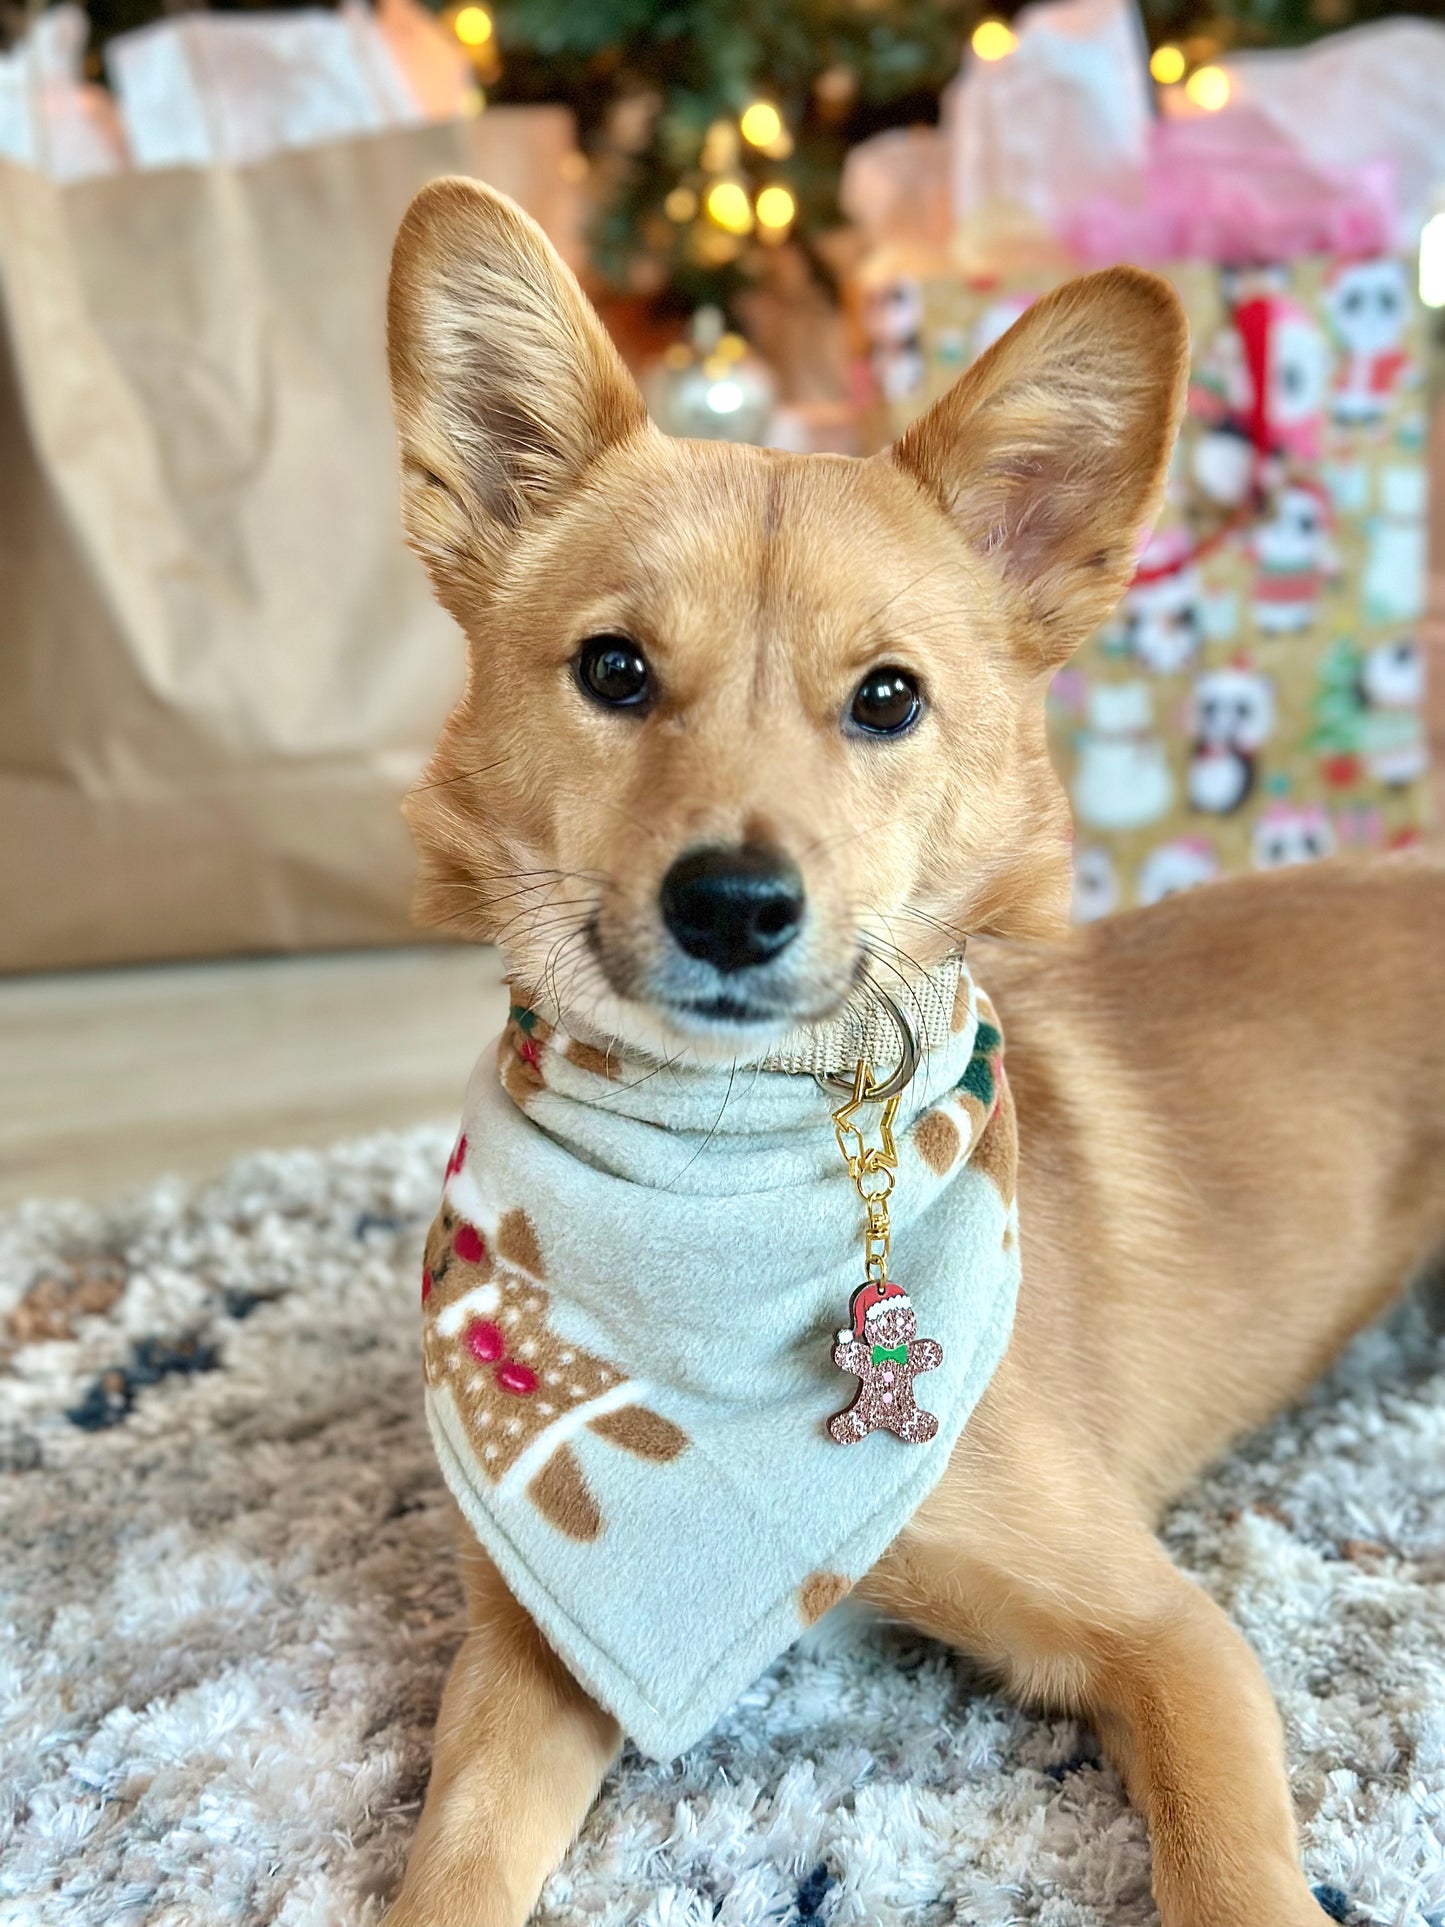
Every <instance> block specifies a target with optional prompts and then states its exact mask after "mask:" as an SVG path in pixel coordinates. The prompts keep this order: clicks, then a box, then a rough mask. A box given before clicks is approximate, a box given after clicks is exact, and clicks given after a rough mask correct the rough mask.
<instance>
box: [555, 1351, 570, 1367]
mask: <svg viewBox="0 0 1445 1927" xmlns="http://www.w3.org/2000/svg"><path fill="white" fill-rule="evenodd" d="M557 1356H558V1357H559V1358H560V1359H561V1361H562V1363H563V1364H564V1365H570V1364H571V1363H572V1354H571V1352H558V1354H557Z"/></svg>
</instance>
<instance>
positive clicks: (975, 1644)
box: [861, 1493, 1322, 1927]
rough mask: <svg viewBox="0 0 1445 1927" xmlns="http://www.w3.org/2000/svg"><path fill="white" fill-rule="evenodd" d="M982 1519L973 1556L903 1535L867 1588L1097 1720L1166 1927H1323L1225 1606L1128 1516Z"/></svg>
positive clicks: (970, 1538)
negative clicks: (1148, 1848)
mask: <svg viewBox="0 0 1445 1927" xmlns="http://www.w3.org/2000/svg"><path fill="white" fill-rule="evenodd" d="M997 1498H998V1495H997V1494H985V1493H980V1494H979V1495H978V1503H979V1505H980V1506H981V1507H988V1506H989V1501H990V1499H993V1500H997ZM969 1510H970V1512H972V1511H973V1506H970V1507H969ZM956 1517H957V1514H956V1513H955V1519H956ZM975 1520H976V1529H975V1530H970V1531H969V1532H968V1534H967V1537H966V1541H965V1546H966V1550H961V1548H960V1544H959V1540H958V1538H957V1537H956V1536H954V1535H953V1534H952V1533H949V1534H948V1536H947V1537H944V1536H943V1535H941V1534H937V1535H936V1534H935V1532H934V1531H933V1530H932V1529H930V1527H929V1525H928V1524H926V1523H924V1529H923V1531H922V1532H921V1533H919V1532H915V1531H912V1530H911V1531H910V1532H909V1533H907V1534H905V1537H904V1539H903V1540H902V1541H900V1542H899V1544H898V1545H897V1546H896V1547H895V1548H894V1549H893V1550H892V1551H891V1552H890V1553H889V1554H888V1555H887V1557H886V1558H885V1560H884V1562H883V1564H882V1565H881V1566H880V1567H879V1568H878V1570H877V1571H876V1572H875V1573H874V1574H872V1575H870V1577H869V1578H868V1579H867V1580H866V1581H865V1582H864V1585H863V1587H862V1589H861V1590H862V1594H863V1596H864V1597H865V1598H868V1599H871V1600H872V1601H873V1602H874V1603H876V1604H878V1605H880V1606H881V1607H882V1608H883V1609H884V1610H885V1611H888V1612H890V1613H892V1614H895V1615H897V1616H899V1617H902V1618H906V1619H907V1620H909V1621H911V1622H912V1623H913V1624H915V1625H917V1626H919V1627H921V1628H922V1629H923V1630H925V1631H927V1632H930V1633H932V1634H933V1635H934V1636H935V1637H938V1638H943V1639H946V1640H949V1641H950V1642H951V1643H953V1644H957V1645H959V1646H961V1647H963V1648H965V1649H966V1650H967V1651H969V1652H971V1653H973V1654H975V1655H976V1656H978V1657H980V1658H982V1659H984V1660H986V1661H988V1662H989V1663H991V1664H992V1665H994V1666H995V1667H997V1668H998V1670H999V1671H1000V1672H1001V1673H1002V1674H1003V1676H1004V1678H1005V1679H1006V1680H1007V1682H1008V1684H1009V1686H1010V1687H1011V1688H1012V1690H1013V1691H1014V1692H1015V1693H1016V1694H1017V1695H1018V1697H1020V1698H1021V1699H1026V1700H1032V1701H1042V1702H1045V1703H1048V1704H1051V1705H1053V1706H1056V1707H1058V1706H1062V1707H1064V1708H1066V1709H1067V1710H1069V1711H1071V1712H1073V1713H1076V1714H1078V1715H1080V1716H1081V1717H1084V1718H1087V1719H1088V1720H1090V1722H1091V1723H1092V1724H1093V1726H1094V1728H1095V1730H1096V1732H1097V1733H1098V1735H1099V1738H1100V1740H1101V1741H1102V1743H1103V1745H1104V1747H1105V1749H1106V1751H1107V1752H1108V1754H1109V1756H1110V1758H1111V1759H1112V1760H1113V1762H1114V1764H1115V1765H1116V1767H1117V1768H1118V1769H1119V1771H1120V1773H1121V1775H1122V1777H1123V1779H1124V1781H1125V1784H1126V1785H1127V1787H1128V1789H1129V1792H1130V1794H1131V1796H1132V1798H1133V1799H1134V1801H1135V1804H1136V1805H1138V1806H1139V1807H1140V1808H1141V1809H1142V1811H1143V1812H1144V1814H1145V1817H1146V1818H1147V1820H1148V1823H1149V1829H1150V1836H1151V1840H1152V1844H1153V1855H1154V1894H1155V1899H1156V1900H1157V1902H1158V1905H1159V1912H1160V1916H1161V1918H1162V1921H1163V1927H1322V1916H1321V1913H1320V1910H1319V1907H1318V1906H1317V1904H1316V1902H1315V1900H1314V1898H1313V1896H1312V1894H1311V1893H1310V1890H1309V1886H1308V1884H1307V1882H1306V1880H1305V1878H1304V1874H1303V1872H1302V1871H1301V1868H1300V1862H1299V1855H1298V1847H1297V1842H1296V1834H1295V1824H1294V1813H1293V1809H1292V1806H1291V1802H1290V1794H1289V1785H1288V1780H1287V1778H1286V1774H1285V1763H1284V1749H1283V1744H1282V1737H1281V1729H1280V1722H1279V1716H1278V1713H1277V1712H1276V1710H1275V1706H1274V1702H1273V1700H1272V1699H1271V1697H1270V1693H1269V1688H1268V1686H1267V1685H1266V1683H1265V1680H1264V1676H1263V1674H1262V1672H1261V1671H1260V1667H1259V1663H1258V1661H1257V1660H1256V1659H1255V1656H1254V1654H1253V1653H1252V1652H1251V1651H1250V1649H1249V1647H1248V1645H1247V1644H1246V1642H1245V1640H1244V1638H1243V1636H1242V1635H1241V1634H1240V1633H1239V1632H1238V1631H1237V1630H1236V1629H1235V1627H1233V1626H1232V1625H1231V1624H1230V1622H1229V1620H1228V1619H1227V1618H1226V1617H1225V1615H1224V1613H1223V1612H1221V1611H1220V1609H1219V1608H1218V1607H1217V1606H1216V1605H1215V1604H1214V1603H1213V1602H1212V1601H1211V1600H1210V1599H1209V1598H1208V1597H1207V1596H1206V1595H1205V1594H1204V1593H1203V1592H1201V1591H1200V1590H1199V1588H1198V1587H1197V1586H1195V1585H1194V1584H1193V1583H1192V1582H1191V1581H1190V1580H1188V1579H1186V1578H1185V1576H1184V1575H1183V1574H1182V1573H1181V1572H1179V1571H1178V1570H1177V1569H1176V1568H1175V1567H1174V1566H1172V1565H1171V1564H1170V1563H1169V1560H1168V1558H1167V1557H1166V1555H1165V1553H1164V1550H1163V1548H1162V1547H1161V1546H1160V1545H1159V1544H1158V1542H1157V1540H1155V1539H1154V1537H1153V1535H1152V1534H1151V1533H1149V1532H1148V1530H1147V1528H1146V1527H1145V1526H1144V1525H1143V1524H1142V1523H1139V1522H1138V1521H1137V1519H1136V1518H1131V1517H1129V1516H1128V1514H1127V1513H1125V1511H1124V1509H1123V1508H1122V1507H1121V1508H1120V1509H1119V1512H1118V1514H1117V1515H1116V1516H1113V1517H1109V1518H1099V1517H1098V1516H1097V1512H1096V1515H1095V1517H1094V1518H1093V1519H1092V1520H1089V1519H1088V1518H1087V1517H1086V1516H1084V1515H1083V1514H1082V1513H1081V1514H1075V1515H1073V1516H1071V1517H1066V1518H1063V1519H1055V1520H1054V1521H1053V1522H1052V1524H1053V1526H1054V1527H1056V1528H1057V1529H1056V1530H1050V1522H1049V1521H1047V1520H1046V1519H1045V1518H1044V1517H1043V1516H1041V1514H1040V1513H1039V1511H1037V1510H1032V1511H1030V1512H1028V1513H1021V1514H1020V1515H1018V1516H1015V1517H1006V1516H1004V1515H1003V1513H1002V1512H996V1511H992V1510H990V1511H989V1513H988V1517H987V1518H986V1519H985V1517H984V1516H983V1512H982V1511H981V1510H980V1511H979V1512H978V1513H977V1514H976V1515H975ZM920 1523H923V1522H920Z"/></svg>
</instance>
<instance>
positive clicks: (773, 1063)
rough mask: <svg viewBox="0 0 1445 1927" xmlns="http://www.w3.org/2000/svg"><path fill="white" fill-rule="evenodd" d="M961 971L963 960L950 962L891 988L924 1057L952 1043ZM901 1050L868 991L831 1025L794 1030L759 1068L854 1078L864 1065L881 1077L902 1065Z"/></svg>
mask: <svg viewBox="0 0 1445 1927" xmlns="http://www.w3.org/2000/svg"><path fill="white" fill-rule="evenodd" d="M962 969H963V959H962V957H959V956H954V957H947V958H945V959H944V961H943V962H942V963H941V964H940V965H939V966H938V968H937V969H936V970H933V971H930V972H929V974H928V975H927V976H926V977H919V978H916V979H910V980H905V979H904V978H902V977H900V978H898V979H897V980H896V981H894V982H891V983H890V984H889V985H888V994H889V996H890V997H891V998H892V999H893V1001H894V1002H895V1003H897V1004H898V1005H899V1006H900V1008H901V1009H902V1011H903V1014H904V1015H905V1017H906V1018H907V1019H908V1022H909V1024H910V1026H911V1027H912V1030H913V1034H914V1036H915V1038H916V1039H917V1041H918V1048H919V1051H920V1052H921V1053H924V1054H926V1053H927V1052H929V1051H934V1050H939V1049H941V1048H942V1046H943V1045H944V1044H946V1043H947V1042H948V1039H949V1036H950V1035H951V1033H952V1028H953V1007H954V1003H955V1001H956V999H957V997H958V980H959V976H960V974H961V973H962ZM898 1048H899V1046H898V1030H897V1027H896V1025H895V1024H894V1021H893V1019H892V1017H890V1016H889V1014H888V1012H887V1010H886V1009H885V1008H884V1007H883V1006H882V1004H881V1003H879V1002H876V1001H875V1000H874V999H873V998H870V997H869V996H868V994H867V992H866V990H865V991H863V992H861V993H860V994H859V995H858V996H857V997H856V998H855V999H854V1000H853V1001H852V1002H850V1003H848V1004H847V1005H845V1007H844V1008H843V1009H842V1010H841V1011H839V1013H838V1015H837V1016H836V1017H834V1018H831V1019H830V1020H829V1022H827V1023H826V1024H814V1025H810V1026H809V1027H808V1028H807V1029H803V1030H795V1031H790V1032H789V1034H788V1035H787V1036H786V1037H785V1038H783V1040H782V1041H781V1043H780V1044H779V1045H778V1047H777V1049H776V1050H771V1051H769V1052H768V1054H767V1056H766V1057H763V1058H761V1059H759V1061H758V1068H759V1069H760V1070H765V1071H793V1072H796V1073H797V1074H799V1075H801V1076H807V1077H846V1078H849V1079H851V1078H852V1076H853V1073H854V1071H855V1070H856V1069H857V1067H858V1065H859V1063H860V1062H861V1063H865V1064H871V1065H872V1066H873V1067H874V1069H875V1071H876V1072H877V1074H878V1076H879V1077H880V1078H881V1077H883V1076H885V1075H886V1074H887V1072H888V1071H889V1070H891V1069H892V1067H893V1066H894V1065H895V1064H896V1063H897V1062H898Z"/></svg>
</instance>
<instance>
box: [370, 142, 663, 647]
mask: <svg viewBox="0 0 1445 1927" xmlns="http://www.w3.org/2000/svg"><path fill="white" fill-rule="evenodd" d="M387 352H388V359H389V362H390V366H391V390H392V401H393V405H394V407H395V410H396V421H397V429H398V433H399V435H400V439H401V461H402V519H403V523H404V525H405V528H406V533H407V539H408V541H409V542H410V543H411V546H412V547H413V548H414V549H415V550H416V551H417V553H418V554H419V555H420V556H421V558H422V560H423V562H425V564H426V566H427V569H428V571H429V573H430V574H431V577H432V581H433V583H434V584H435V586H436V589H437V592H438V594H439V596H440V597H441V600H442V601H443V602H444V603H445V604H446V605H447V606H448V607H449V608H451V609H452V611H453V613H454V614H455V613H459V609H458V605H459V604H460V605H462V606H465V604H466V602H467V601H468V600H469V599H470V598H471V597H472V596H475V595H476V594H478V593H483V594H484V593H485V592H486V590H487V589H488V588H489V587H490V586H491V584H492V583H493V582H495V580H496V577H497V574H498V571H499V569H500V567H501V565H502V563H503V561H504V559H505V556H506V552H507V548H508V546H509V543H510V542H511V541H512V540H513V539H514V537H515V536H516V534H517V532H518V531H519V530H521V529H522V528H523V527H524V526H525V525H526V524H527V523H528V521H529V520H530V519H531V518H533V517H534V516H538V515H544V514H546V512H547V511H548V510H549V509H550V508H552V507H554V506H555V505H556V504H557V503H558V502H559V501H561V500H562V499H563V498H564V496H565V495H566V494H567V492H568V490H569V489H571V488H573V487H575V486H576V484H577V483H578V482H579V481H580V479H581V477H582V476H583V475H584V474H585V473H586V471H587V469H588V468H589V467H590V466H591V464H592V463H593V462H594V461H595V460H596V459H597V457H598V456H599V455H601V454H602V453H603V451H604V450H605V449H607V448H609V447H611V446H613V445H614V444H616V443H618V442H620V441H623V440H625V439H626V438H627V437H628V436H630V435H633V434H636V433H638V432H639V431H641V430H643V429H645V428H646V426H647V409H646V406H645V404H644V402H643V399H642V396H641V394H640V393H639V391H638V389H637V385H636V383H635V382H634V381H633V380H632V377H631V376H630V375H629V374H628V372H627V370H626V368H625V367H624V366H623V364H622V358H621V356H620V355H619V354H618V352H617V350H616V348H614V347H613V345H612V342H611V340H610V338H609V336H608V334H607V331H606V329H605V328H604V327H603V326H602V323H601V321H599V320H598V318H597V315H596V313H595V312H594V311H593V309H592V307H591V305H590V303H589V302H588V300H587V298H586V296H585V295H584V294H583V293H582V290H581V289H580V288H579V287H578V285H577V283H576V280H575V279H574V278H573V276H572V273H571V271H570V270H569V269H568V268H567V266H566V265H565V263H564V262H563V261H562V259H561V257H560V256H559V255H558V254H557V252H556V250H555V249H554V248H553V246H552V244H551V242H550V241H548V239H547V238H546V236H545V235H544V234H543V233H542V230H541V229H540V228H539V227H538V226H537V224H536V223H535V222H534V221H533V220H531V219H530V217H529V216H527V215H526V214H524V213H523V212H522V210H521V209H520V208H519V207H517V206H516V205H515V204H514V203H513V202H511V201H509V200H508V199H507V198H506V197H505V196H504V195H501V194H497V193H495V192H493V190H492V189H490V188H487V187H483V186H482V185H481V183H480V182H477V181H471V180H464V179H449V180H438V181H432V182H431V183H430V184H429V185H428V186H427V187H424V188H423V189H422V191H421V193H420V194H418V195H417V197H416V199H415V200H414V201H413V202H412V204H411V206H410V207H409V208H408V209H407V211H406V214H405V216H404V218H403V220H402V224H401V229H400V232H399V233H398V235H397V238H396V246H395V248H394V250H393V252H392V260H391V284H390V289H389V292H388V298H387Z"/></svg>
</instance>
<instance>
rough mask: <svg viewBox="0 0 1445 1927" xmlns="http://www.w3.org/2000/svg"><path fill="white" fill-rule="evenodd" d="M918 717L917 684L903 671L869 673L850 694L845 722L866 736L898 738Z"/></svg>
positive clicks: (919, 705)
mask: <svg viewBox="0 0 1445 1927" xmlns="http://www.w3.org/2000/svg"><path fill="white" fill-rule="evenodd" d="M922 713H923V698H922V696H921V695H920V694H919V690H918V684H917V682H916V681H915V680H914V678H913V677H912V676H910V675H909V673H908V671H907V670H906V669H870V670H869V671H868V674H867V675H866V676H865V677H864V678H863V680H862V682H860V683H859V685H858V688H857V690H856V692H855V693H854V696H853V706H852V708H851V709H850V710H849V711H848V720H849V721H850V722H851V723H852V724H853V726H854V728H855V729H862V730H866V731H867V732H868V734H869V735H870V736H901V735H902V734H903V732H904V730H905V729H911V728H912V727H913V725H914V724H915V723H916V722H917V721H918V718H919V717H920V716H921V715H922Z"/></svg>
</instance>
